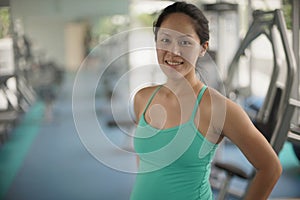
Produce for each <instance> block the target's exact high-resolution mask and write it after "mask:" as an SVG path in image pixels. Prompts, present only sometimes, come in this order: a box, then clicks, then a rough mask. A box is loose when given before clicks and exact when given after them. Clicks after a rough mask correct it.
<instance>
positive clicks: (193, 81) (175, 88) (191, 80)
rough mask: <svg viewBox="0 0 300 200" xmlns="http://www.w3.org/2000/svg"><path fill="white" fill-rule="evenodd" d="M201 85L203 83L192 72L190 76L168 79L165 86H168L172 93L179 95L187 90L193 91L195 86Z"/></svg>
mask: <svg viewBox="0 0 300 200" xmlns="http://www.w3.org/2000/svg"><path fill="white" fill-rule="evenodd" d="M199 84H200V86H201V87H202V86H203V83H202V82H201V81H200V80H199V79H198V78H197V77H196V75H195V74H193V75H192V76H190V77H182V78H181V79H176V80H173V79H168V80H167V82H166V84H165V86H166V87H168V88H169V89H170V90H171V91H172V92H173V93H175V94H177V95H180V94H186V93H189V92H191V91H192V92H193V93H195V92H196V90H197V88H198V87H199Z"/></svg>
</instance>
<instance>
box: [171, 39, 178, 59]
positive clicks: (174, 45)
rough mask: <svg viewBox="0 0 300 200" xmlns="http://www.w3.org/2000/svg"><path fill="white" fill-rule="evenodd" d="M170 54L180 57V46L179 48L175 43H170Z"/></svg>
mask: <svg viewBox="0 0 300 200" xmlns="http://www.w3.org/2000/svg"><path fill="white" fill-rule="evenodd" d="M170 52H171V53H172V54H175V55H177V56H180V55H181V49H180V46H179V44H178V43H177V42H173V43H172V46H171V48H170Z"/></svg>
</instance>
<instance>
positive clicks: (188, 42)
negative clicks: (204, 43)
mask: <svg viewBox="0 0 300 200" xmlns="http://www.w3.org/2000/svg"><path fill="white" fill-rule="evenodd" d="M178 43H179V45H180V46H191V45H192V42H190V41H188V40H182V41H179V42H178Z"/></svg>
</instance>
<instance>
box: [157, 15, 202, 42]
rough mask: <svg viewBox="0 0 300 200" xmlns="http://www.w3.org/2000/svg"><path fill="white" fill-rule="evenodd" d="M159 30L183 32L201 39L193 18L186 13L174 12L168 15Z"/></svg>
mask: <svg viewBox="0 0 300 200" xmlns="http://www.w3.org/2000/svg"><path fill="white" fill-rule="evenodd" d="M159 30H160V31H159V32H166V31H169V32H172V31H174V33H175V32H177V33H181V34H184V35H189V36H192V37H193V38H194V39H197V40H199V38H198V35H197V33H196V30H195V27H194V23H193V19H192V18H191V17H190V16H188V15H186V14H184V13H172V14H169V15H168V16H166V18H165V19H164V20H163V22H162V23H161V26H160V29H159Z"/></svg>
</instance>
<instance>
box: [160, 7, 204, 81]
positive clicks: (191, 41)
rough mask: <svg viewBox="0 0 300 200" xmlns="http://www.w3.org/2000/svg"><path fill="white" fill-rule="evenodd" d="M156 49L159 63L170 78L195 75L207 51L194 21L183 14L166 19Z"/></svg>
mask: <svg viewBox="0 0 300 200" xmlns="http://www.w3.org/2000/svg"><path fill="white" fill-rule="evenodd" d="M156 49H157V58H158V62H159V64H160V66H161V68H162V71H163V72H164V73H165V74H166V75H167V77H168V78H171V77H177V78H178V77H186V76H187V75H188V74H190V73H195V65H196V62H197V59H198V57H199V55H200V54H202V53H203V51H205V49H203V47H201V45H200V39H199V37H198V35H197V33H196V31H195V29H194V26H193V23H192V19H191V18H190V17H189V16H188V15H186V14H183V13H172V14H170V15H168V16H167V17H166V18H165V19H164V21H163V22H162V24H161V26H160V28H159V30H158V33H157V41H156Z"/></svg>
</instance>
